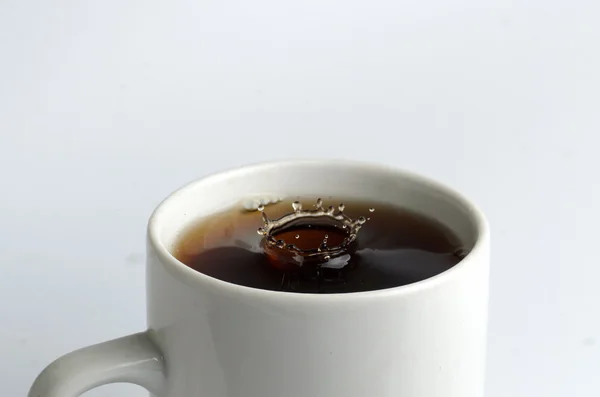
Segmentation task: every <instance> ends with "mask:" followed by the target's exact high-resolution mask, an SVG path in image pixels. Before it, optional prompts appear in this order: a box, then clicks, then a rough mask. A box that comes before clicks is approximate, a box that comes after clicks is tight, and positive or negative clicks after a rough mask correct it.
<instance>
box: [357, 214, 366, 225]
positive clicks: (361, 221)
mask: <svg viewBox="0 0 600 397" xmlns="http://www.w3.org/2000/svg"><path fill="white" fill-rule="evenodd" d="M366 221H367V220H366V219H365V217H364V216H361V217H359V218H358V224H359V225H364V224H365V222H366Z"/></svg>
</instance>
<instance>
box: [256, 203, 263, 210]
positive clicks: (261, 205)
mask: <svg viewBox="0 0 600 397" xmlns="http://www.w3.org/2000/svg"><path fill="white" fill-rule="evenodd" d="M256 209H257V210H259V211H260V212H263V211H264V210H265V206H264V205H263V204H259V205H258V207H256Z"/></svg>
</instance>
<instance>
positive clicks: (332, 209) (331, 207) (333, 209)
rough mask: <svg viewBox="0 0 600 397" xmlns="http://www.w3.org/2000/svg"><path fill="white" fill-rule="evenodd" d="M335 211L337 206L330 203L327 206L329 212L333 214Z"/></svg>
mask: <svg viewBox="0 0 600 397" xmlns="http://www.w3.org/2000/svg"><path fill="white" fill-rule="evenodd" d="M333 211H335V208H334V207H333V205H330V206H329V207H327V213H328V214H333Z"/></svg>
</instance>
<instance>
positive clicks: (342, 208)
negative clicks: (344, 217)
mask: <svg viewBox="0 0 600 397" xmlns="http://www.w3.org/2000/svg"><path fill="white" fill-rule="evenodd" d="M345 209H346V206H345V205H344V203H341V204H340V205H339V206H338V210H340V212H344V210H345Z"/></svg>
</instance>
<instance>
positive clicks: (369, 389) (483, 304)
mask: <svg viewBox="0 0 600 397" xmlns="http://www.w3.org/2000/svg"><path fill="white" fill-rule="evenodd" d="M263 193H268V194H275V195H281V196H288V195H289V196H292V195H302V196H311V195H312V196H314V197H317V196H329V195H332V196H337V197H355V198H360V199H366V200H369V199H371V200H376V201H379V202H390V203H394V204H397V205H401V206H405V207H408V208H410V209H413V210H416V211H418V212H421V213H423V214H426V215H429V216H430V217H433V218H435V219H437V220H439V221H441V222H442V223H444V224H446V225H447V226H448V227H450V228H451V229H452V230H454V231H455V232H456V233H457V234H458V236H459V237H460V238H461V240H462V241H463V242H464V243H465V245H466V247H467V248H468V249H469V251H470V253H469V254H468V255H467V257H466V258H464V259H463V260H462V261H461V262H460V263H459V264H457V265H456V266H454V267H453V268H451V269H449V270H447V271H445V272H443V273H441V274H438V275H436V276H434V277H432V278H429V279H426V280H423V281H419V282H417V283H414V284H410V285H406V286H401V287H396V288H391V289H385V290H376V291H369V292H357V293H348V294H328V295H319V294H296V293H287V292H277V291H266V290H260V289H253V288H249V287H243V286H239V285H234V284H230V283H227V282H224V281H220V280H217V279H214V278H211V277H209V276H206V275H204V274H202V273H199V272H196V271H195V270H192V269H190V268H188V267H186V266H185V265H183V264H182V263H180V262H179V261H178V260H177V259H175V258H174V257H173V256H172V255H171V254H170V249H171V248H172V247H173V244H174V242H175V240H176V239H177V237H178V235H179V233H180V232H181V230H182V229H183V228H185V227H186V226H187V225H189V224H190V223H191V222H193V221H194V220H197V219H198V218H200V217H203V216H207V215H210V214H211V213H214V212H215V211H218V210H223V209H225V208H227V207H230V206H232V205H234V204H235V203H239V201H240V200H241V199H243V198H245V197H248V196H254V195H256V194H263ZM147 247H148V249H147V255H148V258H147V314H148V330H147V331H145V332H141V333H138V334H134V335H129V336H125V337H123V338H120V339H116V340H112V341H108V342H104V343H101V344H98V345H95V346H90V347H86V348H83V349H81V350H77V351H74V352H72V353H69V354H67V355H65V356H63V357H61V358H59V359H58V360H56V361H55V362H54V363H52V364H50V365H49V366H48V367H47V368H46V369H45V370H44V371H43V372H42V373H41V374H40V375H39V376H38V378H37V379H36V380H35V382H34V384H33V386H32V388H31V390H30V393H29V397H75V396H78V395H80V394H81V393H83V392H85V391H87V390H89V389H92V388H94V387H97V386H99V385H102V384H106V383H114V382H131V383H135V384H138V385H141V386H143V387H145V388H147V389H148V390H149V391H150V393H151V394H153V395H155V396H157V397H481V396H482V394H483V384H484V372H485V369H484V364H485V346H486V322H487V306H488V305H487V303H488V265H489V231H488V226H487V223H486V221H485V219H484V216H483V215H482V213H481V212H480V211H479V210H478V209H477V208H476V207H475V206H474V205H473V204H471V203H470V202H469V201H468V200H466V199H465V198H464V197H463V196H461V195H460V194H458V193H456V192H454V191H452V190H450V189H448V188H447V187H444V186H442V185H440V184H438V183H436V182H433V181H431V180H428V179H425V178H422V177H420V176H417V175H414V174H411V173H407V172H404V171H399V170H395V169H391V168H388V167H384V166H376V165H368V164H362V163H356V162H346V161H294V162H282V163H270V164H260V165H254V166H248V167H243V168H239V169H235V170H232V171H228V172H224V173H219V174H216V175H213V176H210V177H207V178H204V179H201V180H198V181H195V182H193V183H191V184H189V185H187V186H185V187H183V188H182V189H180V190H178V191H176V192H175V193H173V194H172V195H171V196H170V197H168V198H167V199H166V200H165V201H163V203H162V204H160V206H159V207H158V208H157V209H156V211H155V212H154V214H153V215H152V217H151V219H150V222H149V225H148V240H147Z"/></svg>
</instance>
